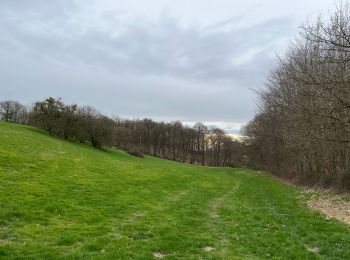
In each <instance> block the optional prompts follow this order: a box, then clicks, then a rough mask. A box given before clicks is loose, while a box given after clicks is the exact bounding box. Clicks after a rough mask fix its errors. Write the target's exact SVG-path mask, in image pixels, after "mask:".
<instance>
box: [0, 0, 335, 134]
mask: <svg viewBox="0 0 350 260" xmlns="http://www.w3.org/2000/svg"><path fill="white" fill-rule="evenodd" d="M333 7H334V1H333V0H307V1H306V0H294V1H289V0H288V1H286V0H285V1H281V0H245V1H233V0H145V1H139V0H128V1H122V0H81V1H73V0H50V1H48V0H30V1H29V0H0V46H1V48H0V81H1V83H0V98H1V99H14V100H18V101H21V102H23V103H26V104H30V103H32V102H34V101H36V100H39V99H43V98H46V97H48V96H53V97H61V98H63V100H64V101H65V102H66V103H78V104H80V105H92V106H94V107H95V108H97V109H98V110H100V111H102V112H103V113H106V114H109V115H112V114H114V115H119V116H121V117H130V118H142V117H151V118H153V119H156V120H165V121H171V120H176V119H178V120H181V121H183V122H194V121H202V122H206V123H207V124H210V125H217V126H220V127H223V128H225V129H226V130H227V131H228V132H238V131H239V128H240V127H241V126H242V124H244V123H246V122H247V121H248V120H249V119H251V118H252V117H253V115H254V112H255V109H256V97H255V93H254V91H253V90H254V89H258V88H261V87H262V86H263V84H264V81H265V79H266V76H267V75H268V72H269V71H270V70H271V68H273V65H274V63H275V54H276V52H277V53H283V51H284V50H285V48H286V46H288V43H289V41H291V40H292V39H293V38H294V37H295V36H296V35H297V32H298V27H299V26H300V25H301V24H302V23H303V22H305V21H306V20H307V19H310V20H314V19H315V17H317V15H318V14H319V13H320V12H323V13H326V14H327V11H328V10H332V9H334V8H333Z"/></svg>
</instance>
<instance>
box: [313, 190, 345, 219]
mask: <svg viewBox="0 0 350 260" xmlns="http://www.w3.org/2000/svg"><path fill="white" fill-rule="evenodd" d="M308 205H309V207H310V208H312V209H314V210H317V211H320V212H322V213H323V214H325V215H326V216H327V217H329V218H335V219H338V220H340V221H343V222H345V223H347V224H350V194H335V193H332V192H326V191H322V192H318V193H317V195H316V196H313V197H312V198H311V199H310V201H309V202H308Z"/></svg>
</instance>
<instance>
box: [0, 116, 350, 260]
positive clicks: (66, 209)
mask: <svg viewBox="0 0 350 260" xmlns="http://www.w3.org/2000/svg"><path fill="white" fill-rule="evenodd" d="M301 194H302V193H301V192H300V191H299V190H297V189H296V188H293V187H289V186H286V185H284V184H281V183H279V182H278V181H276V180H273V179H271V178H269V177H268V176H264V175H262V174H257V173H254V172H252V171H248V170H243V169H227V168H205V167H196V166H191V165H185V164H180V163H176V162H172V161H166V160H160V159H157V158H152V157H146V158H145V159H140V158H136V157H131V156H129V155H127V154H125V153H123V152H120V151H115V150H108V151H99V150H96V149H93V148H91V147H89V146H87V145H80V144H75V143H69V142H66V141H63V140H60V139H57V138H53V137H50V136H48V135H47V134H45V133H43V132H40V131H38V130H35V129H32V128H29V127H23V126H17V125H12V124H6V123H0V257H1V258H4V259H7V258H8V259H13V258H16V259H63V258H64V259H67V258H68V259H77V258H82V259H106V258H107V259H153V258H154V257H155V256H154V253H156V252H158V253H159V256H162V255H165V256H164V258H165V259H179V258H182V259H242V258H245V259H246V258H248V259H260V258H283V259H288V258H289V259H320V258H321V259H332V258H333V259H341V258H343V259H350V247H349V244H350V232H349V231H350V229H349V227H348V226H346V225H344V224H342V223H340V222H338V221H336V220H332V219H326V218H325V217H323V216H321V215H320V214H318V213H316V212H312V211H310V210H309V209H308V208H307V207H306V206H305V203H304V202H303V200H304V199H305V198H304V199H303V197H302V196H301ZM206 247H208V248H207V249H210V247H211V248H214V249H213V250H211V251H210V252H206V250H204V248H206ZM207 251H209V250H207Z"/></svg>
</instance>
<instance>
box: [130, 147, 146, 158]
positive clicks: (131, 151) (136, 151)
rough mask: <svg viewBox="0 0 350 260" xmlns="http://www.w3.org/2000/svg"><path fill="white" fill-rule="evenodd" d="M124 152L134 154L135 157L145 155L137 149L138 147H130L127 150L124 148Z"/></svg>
mask: <svg viewBox="0 0 350 260" xmlns="http://www.w3.org/2000/svg"><path fill="white" fill-rule="evenodd" d="M126 152H127V153H128V154H130V155H132V156H136V157H139V158H144V157H145V154H144V152H143V151H141V149H138V148H130V149H128V150H126Z"/></svg>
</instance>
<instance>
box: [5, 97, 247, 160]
mask: <svg viewBox="0 0 350 260" xmlns="http://www.w3.org/2000/svg"><path fill="white" fill-rule="evenodd" d="M0 119H1V120H3V121H7V122H13V123H19V124H27V125H31V126H34V127H38V128H40V129H42V130H44V131H47V132H48V133H49V134H50V135H55V136H58V137H61V138H64V139H66V140H70V141H74V142H79V143H90V144H91V145H92V146H94V147H96V148H102V147H117V148H120V149H123V150H126V151H127V152H129V153H130V154H133V155H136V156H139V157H143V155H144V154H147V155H152V156H158V157H162V158H166V159H170V160H176V161H181V162H187V163H191V164H200V165H210V166H239V165H240V164H241V161H242V156H243V155H242V144H241V143H240V142H237V141H234V140H232V138H230V137H229V136H228V135H226V134H225V132H224V131H223V130H222V129H219V128H215V129H208V127H207V126H205V125H204V124H202V123H196V124H195V125H194V126H193V127H188V126H184V125H183V124H182V123H181V122H180V121H175V122H170V123H166V122H155V121H153V120H151V119H142V120H128V119H121V118H118V117H116V118H109V117H107V116H105V115H103V114H101V113H99V112H98V111H97V110H96V109H94V108H93V107H90V106H83V107H80V106H78V105H75V104H74V105H67V104H65V103H64V102H63V101H62V100H61V99H55V98H52V97H50V98H47V99H45V100H43V101H38V102H36V103H35V104H34V105H33V106H32V107H26V106H24V105H22V104H20V103H19V102H17V101H10V100H7V101H3V102H0Z"/></svg>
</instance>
